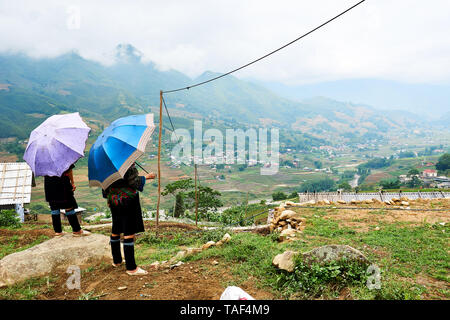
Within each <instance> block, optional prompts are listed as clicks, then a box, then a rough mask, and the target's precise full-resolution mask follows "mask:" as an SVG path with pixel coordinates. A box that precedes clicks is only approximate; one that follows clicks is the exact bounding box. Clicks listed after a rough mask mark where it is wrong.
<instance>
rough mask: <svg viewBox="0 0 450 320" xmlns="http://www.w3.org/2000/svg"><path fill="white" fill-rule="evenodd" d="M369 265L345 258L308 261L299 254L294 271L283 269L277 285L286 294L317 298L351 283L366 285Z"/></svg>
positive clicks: (337, 290)
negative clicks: (327, 261) (321, 261)
mask: <svg viewBox="0 0 450 320" xmlns="http://www.w3.org/2000/svg"><path fill="white" fill-rule="evenodd" d="M366 270H367V265H366V264H364V263H360V262H349V261H347V260H345V259H341V260H337V261H332V262H329V263H325V264H320V263H316V262H313V263H306V262H305V261H303V260H302V258H301V256H298V257H297V259H296V261H295V268H294V271H293V272H291V273H289V272H286V271H282V272H281V274H280V275H279V276H278V279H277V286H278V288H279V289H283V291H285V293H286V294H288V295H290V294H293V293H297V294H300V296H303V298H315V297H319V296H321V295H322V294H323V293H325V292H335V293H336V292H339V291H340V290H342V289H343V288H345V287H346V286H349V285H365V284H366V282H367V277H368V276H367V274H366Z"/></svg>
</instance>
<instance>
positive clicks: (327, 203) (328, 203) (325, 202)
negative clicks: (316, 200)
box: [323, 199, 331, 205]
mask: <svg viewBox="0 0 450 320" xmlns="http://www.w3.org/2000/svg"><path fill="white" fill-rule="evenodd" d="M323 202H324V204H326V205H330V204H331V202H330V200H327V199H325V200H323Z"/></svg>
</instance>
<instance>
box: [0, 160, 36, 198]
mask: <svg viewBox="0 0 450 320" xmlns="http://www.w3.org/2000/svg"><path fill="white" fill-rule="evenodd" d="M31 183H32V172H31V168H30V166H28V164H27V163H26V162H8V163H0V206H1V205H11V204H24V203H30V200H31Z"/></svg>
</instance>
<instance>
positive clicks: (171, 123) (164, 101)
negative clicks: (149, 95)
mask: <svg viewBox="0 0 450 320" xmlns="http://www.w3.org/2000/svg"><path fill="white" fill-rule="evenodd" d="M161 97H162V101H163V103H164V108H165V109H166V113H167V116H168V117H169V121H170V125H171V126H172V129H173V130H172V132H173V133H174V134H175V137H176V138H177V140H178V136H177V134H176V133H175V127H174V125H173V122H172V118H171V117H170V114H169V109H167V106H166V100H164V96H163V95H161Z"/></svg>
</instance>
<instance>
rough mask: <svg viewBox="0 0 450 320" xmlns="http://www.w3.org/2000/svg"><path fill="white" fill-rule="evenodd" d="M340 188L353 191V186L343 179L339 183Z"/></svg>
mask: <svg viewBox="0 0 450 320" xmlns="http://www.w3.org/2000/svg"><path fill="white" fill-rule="evenodd" d="M338 189H343V190H344V191H352V186H351V185H350V184H349V183H348V182H347V181H343V182H341V183H340V184H339V185H338Z"/></svg>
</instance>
